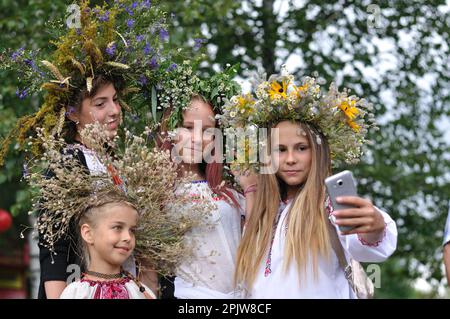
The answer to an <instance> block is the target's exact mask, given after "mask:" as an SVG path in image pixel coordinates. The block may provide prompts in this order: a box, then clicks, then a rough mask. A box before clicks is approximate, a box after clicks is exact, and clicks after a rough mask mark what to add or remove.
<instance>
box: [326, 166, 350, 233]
mask: <svg viewBox="0 0 450 319" xmlns="http://www.w3.org/2000/svg"><path fill="white" fill-rule="evenodd" d="M325 186H326V188H327V192H328V196H329V197H330V200H331V204H332V206H333V210H342V209H348V208H354V206H351V205H345V204H339V203H338V202H337V201H336V198H338V197H339V196H358V193H357V191H356V183H355V180H354V178H353V174H352V172H350V171H347V170H346V171H343V172H340V173H338V174H335V175H333V176H330V177H327V178H326V179H325ZM332 217H334V216H332ZM354 228H355V227H350V226H339V230H340V231H342V232H347V231H350V230H352V229H354Z"/></svg>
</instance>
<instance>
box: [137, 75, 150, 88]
mask: <svg viewBox="0 0 450 319" xmlns="http://www.w3.org/2000/svg"><path fill="white" fill-rule="evenodd" d="M138 82H139V84H140V85H141V86H145V85H146V84H147V82H148V80H147V78H146V77H145V75H141V76H140V77H139V80H138Z"/></svg>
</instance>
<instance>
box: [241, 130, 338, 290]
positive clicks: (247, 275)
mask: <svg viewBox="0 0 450 319" xmlns="http://www.w3.org/2000/svg"><path fill="white" fill-rule="evenodd" d="M300 126H301V128H302V129H303V130H304V131H305V133H306V137H307V139H308V142H309V145H310V147H311V153H312V154H311V155H312V158H311V167H310V171H309V174H308V176H307V179H306V181H305V183H304V186H303V188H302V189H300V188H299V192H298V193H297V194H296V196H295V198H294V200H293V202H292V205H291V207H290V209H289V212H288V215H287V225H288V228H287V233H286V244H285V251H284V271H286V270H287V269H288V267H289V266H290V264H291V263H292V262H294V261H295V263H296V265H297V270H298V272H299V274H300V275H301V276H299V278H301V277H302V275H305V273H306V271H305V270H306V266H307V265H308V262H309V261H310V258H311V259H312V265H313V269H314V277H315V278H317V274H318V272H317V266H318V256H319V255H320V256H325V257H329V255H330V248H331V246H330V242H329V235H328V229H327V222H328V220H327V218H326V214H325V208H324V202H325V186H324V180H325V178H326V177H327V176H329V175H330V173H331V159H330V151H329V147H328V143H327V141H326V140H325V139H324V138H323V137H322V138H321V143H320V144H318V143H317V141H316V138H315V136H313V132H312V131H311V128H310V127H308V126H307V125H305V124H303V123H300ZM314 134H318V133H316V132H314ZM282 193H284V182H283V181H281V180H280V179H279V178H278V177H277V176H276V175H275V174H261V175H259V176H258V188H257V191H256V196H255V203H254V206H253V208H252V211H251V217H250V219H249V220H248V222H247V226H246V230H245V233H244V235H243V238H242V240H241V243H240V245H239V248H238V253H237V265H236V271H235V276H234V280H235V285H240V284H243V287H244V288H246V289H247V290H250V289H251V287H252V286H253V283H254V281H255V278H256V270H257V269H259V268H260V265H261V262H262V261H263V260H264V258H265V257H267V256H266V255H267V253H268V247H269V245H270V244H271V243H270V241H271V239H272V232H273V227H274V224H275V220H276V218H277V214H278V208H279V204H280V200H281V199H283V198H282ZM275 194H278V196H276V195H275Z"/></svg>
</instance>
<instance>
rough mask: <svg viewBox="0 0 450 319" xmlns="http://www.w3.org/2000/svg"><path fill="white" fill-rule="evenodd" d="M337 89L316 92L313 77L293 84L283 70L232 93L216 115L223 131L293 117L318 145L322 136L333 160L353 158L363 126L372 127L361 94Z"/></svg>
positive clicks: (351, 160) (355, 159)
mask: <svg viewBox="0 0 450 319" xmlns="http://www.w3.org/2000/svg"><path fill="white" fill-rule="evenodd" d="M349 92H350V91H349V90H347V89H344V90H343V92H339V91H338V89H337V87H336V85H335V84H334V83H332V84H331V85H330V87H329V90H328V92H322V89H321V86H320V84H319V81H318V80H317V79H316V78H315V77H308V76H306V77H303V78H302V79H301V81H300V82H299V83H298V85H296V84H295V83H294V77H293V76H292V75H291V74H289V73H287V72H285V73H284V74H282V75H272V76H271V77H270V78H269V79H268V80H265V76H263V77H259V78H258V79H255V81H254V91H253V92H252V93H248V94H242V95H236V96H234V97H232V98H231V99H230V100H229V101H228V102H227V103H226V104H225V106H224V107H223V115H219V116H217V118H218V119H219V120H220V123H221V126H222V127H223V128H224V129H225V130H227V129H231V130H233V129H234V128H238V127H242V128H243V127H259V128H270V127H272V126H273V125H275V124H277V123H278V122H280V121H283V120H292V121H299V122H302V123H305V124H307V125H308V126H309V127H310V128H312V130H311V131H312V133H313V134H314V135H315V136H316V141H317V143H318V144H320V143H321V136H323V137H324V138H326V140H327V142H328V144H329V147H330V152H331V158H332V163H333V165H335V166H336V165H339V164H341V163H343V162H345V163H356V162H358V161H359V158H360V157H361V155H362V149H361V147H362V146H363V144H365V143H369V141H368V140H366V138H365V137H366V134H367V131H368V128H370V127H373V128H377V127H376V124H375V122H374V116H373V114H372V113H370V111H371V110H372V108H373V106H372V104H371V103H368V102H367V101H366V100H365V99H360V98H358V97H357V96H355V95H349Z"/></svg>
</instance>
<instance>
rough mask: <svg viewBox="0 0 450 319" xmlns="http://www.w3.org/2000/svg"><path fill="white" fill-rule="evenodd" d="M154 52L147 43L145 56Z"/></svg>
mask: <svg viewBox="0 0 450 319" xmlns="http://www.w3.org/2000/svg"><path fill="white" fill-rule="evenodd" d="M152 52H153V49H152V47H151V46H150V43H148V42H146V43H145V47H144V54H145V55H149V54H150V53H152Z"/></svg>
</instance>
